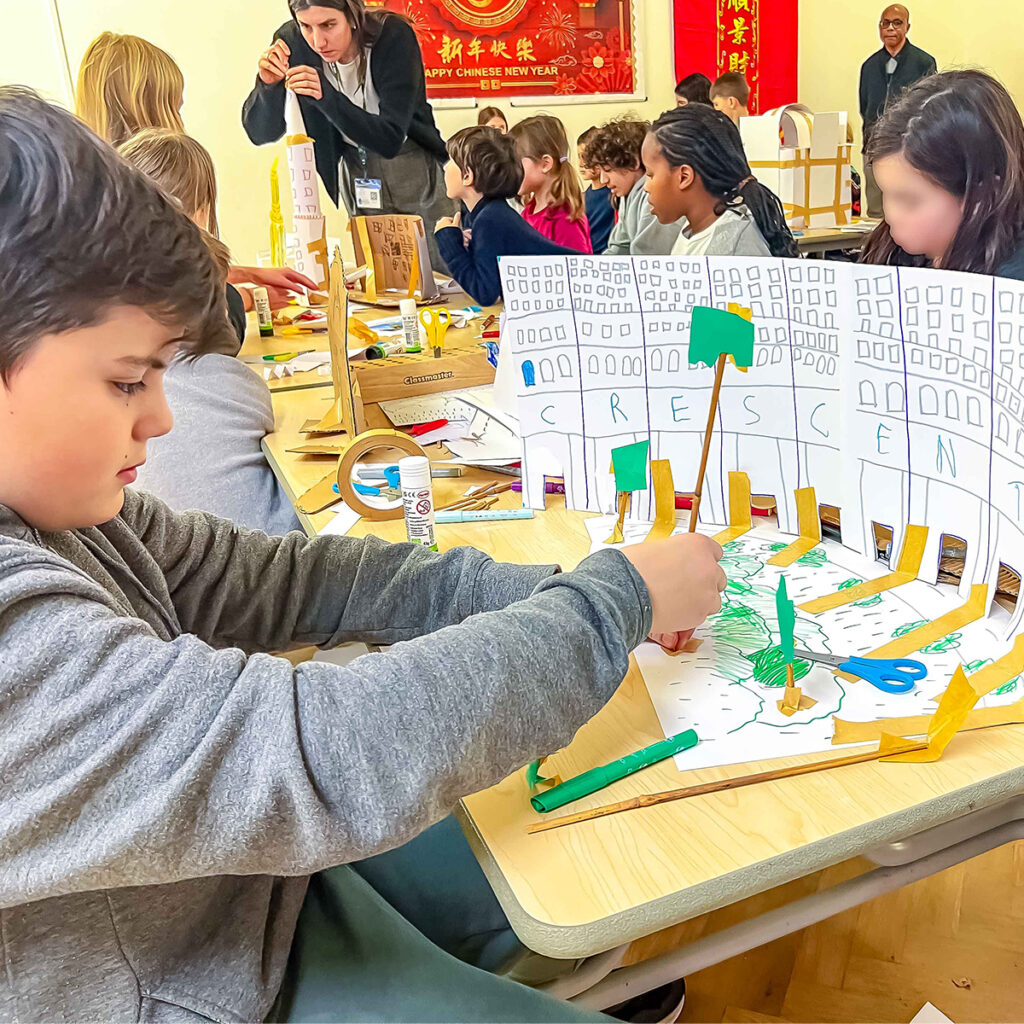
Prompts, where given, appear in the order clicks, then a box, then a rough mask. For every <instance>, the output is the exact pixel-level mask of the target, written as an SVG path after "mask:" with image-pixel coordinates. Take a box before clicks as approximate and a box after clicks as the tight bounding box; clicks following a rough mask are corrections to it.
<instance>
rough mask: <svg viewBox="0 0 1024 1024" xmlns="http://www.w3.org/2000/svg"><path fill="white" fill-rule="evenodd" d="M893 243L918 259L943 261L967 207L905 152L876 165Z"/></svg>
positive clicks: (882, 160) (877, 177)
mask: <svg viewBox="0 0 1024 1024" xmlns="http://www.w3.org/2000/svg"><path fill="white" fill-rule="evenodd" d="M872 168H873V170H874V172H875V181H876V182H877V183H878V187H879V188H880V189H881V190H882V204H883V207H884V209H885V220H886V223H887V224H888V225H889V231H890V232H891V233H892V237H893V240H894V241H895V242H896V243H897V245H899V246H901V247H902V248H903V249H905V250H906V251H907V252H909V253H911V254H913V255H914V256H927V257H928V258H929V259H931V260H933V261H940V260H941V259H942V257H943V256H944V255H945V254H946V252H947V251H948V250H949V247H950V246H951V245H952V244H953V239H954V237H955V236H956V233H957V230H958V229H959V227H960V222H961V220H963V213H964V211H963V204H962V202H961V200H960V199H958V198H957V197H956V196H954V195H952V194H951V193H949V192H947V191H946V190H945V189H944V188H940V187H939V186H938V185H936V184H935V182H933V181H932V180H931V179H930V178H927V177H925V175H923V174H922V173H921V172H920V171H919V170H917V169H916V168H914V167H912V166H911V165H910V164H909V163H908V162H907V161H906V159H905V158H904V157H903V155H902V154H901V153H896V154H893V155H892V156H885V157H882V158H881V159H879V160H876V161H875V162H874V164H873V165H872Z"/></svg>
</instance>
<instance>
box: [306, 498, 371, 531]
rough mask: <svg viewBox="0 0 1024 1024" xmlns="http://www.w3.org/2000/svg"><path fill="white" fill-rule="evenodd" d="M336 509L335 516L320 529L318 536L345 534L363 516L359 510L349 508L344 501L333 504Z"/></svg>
mask: <svg viewBox="0 0 1024 1024" xmlns="http://www.w3.org/2000/svg"><path fill="white" fill-rule="evenodd" d="M331 507H332V508H333V509H334V518H333V519H332V520H331V521H330V522H329V523H328V524H327V525H326V526H325V527H324V528H323V529H322V530H320V531H319V533H318V534H317V536H319V537H327V536H344V535H345V534H347V533H348V531H349V530H351V529H352V527H353V526H355V525H356V523H358V522H359V520H360V519H361V518H362V516H360V514H359V513H358V512H356V511H355V510H354V509H351V508H349V506H348V505H346V504H345V502H343V501H339V502H337V503H335V504H334V505H332V506H331Z"/></svg>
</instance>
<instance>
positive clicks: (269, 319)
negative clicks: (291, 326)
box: [252, 288, 274, 338]
mask: <svg viewBox="0 0 1024 1024" xmlns="http://www.w3.org/2000/svg"><path fill="white" fill-rule="evenodd" d="M252 301H253V305H254V306H255V307H256V320H257V322H258V323H259V325H260V337H261V338H272V337H273V336H274V315H273V313H271V312H270V296H269V295H268V294H267V289H266V288H254V289H253V292H252Z"/></svg>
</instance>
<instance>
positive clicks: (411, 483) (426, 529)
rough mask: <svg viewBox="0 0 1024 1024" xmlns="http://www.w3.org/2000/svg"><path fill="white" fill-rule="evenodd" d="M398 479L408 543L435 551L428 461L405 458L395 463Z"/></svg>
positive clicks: (431, 490)
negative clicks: (396, 464)
mask: <svg viewBox="0 0 1024 1024" xmlns="http://www.w3.org/2000/svg"><path fill="white" fill-rule="evenodd" d="M398 478H399V483H400V484H401V488H402V506H403V508H404V511H405V532H406V535H407V536H408V538H409V542H410V543H411V544H422V545H423V546H424V547H427V548H430V550H431V551H436V550H437V540H436V538H435V537H434V490H433V487H432V486H431V483H430V460H429V459H428V458H426V457H425V456H423V455H407V456H406V457H405V458H404V459H399V460H398Z"/></svg>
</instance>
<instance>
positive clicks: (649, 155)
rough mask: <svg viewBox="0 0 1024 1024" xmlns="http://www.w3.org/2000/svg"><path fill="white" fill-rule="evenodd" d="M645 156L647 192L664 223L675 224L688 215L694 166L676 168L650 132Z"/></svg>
mask: <svg viewBox="0 0 1024 1024" xmlns="http://www.w3.org/2000/svg"><path fill="white" fill-rule="evenodd" d="M643 158H644V166H645V167H646V168H647V181H646V182H645V183H644V191H646V193H647V202H648V203H650V205H651V210H652V211H653V213H654V216H655V217H657V218H658V220H659V221H660V222H661V223H662V224H672V223H674V222H675V221H677V220H679V218H680V217H684V216H686V209H685V204H686V194H687V188H688V186H689V185H690V184H691V183H692V182H693V170H692V168H690V167H685V166H684V167H672V166H671V165H670V164H669V162H668V161H667V160H666V159H665V154H664V153H663V152H662V149H661V146H659V145H658V140H657V139H656V138H655V137H654V136H653V135H650V134H649V135H648V136H647V138H646V139H644V148H643Z"/></svg>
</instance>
